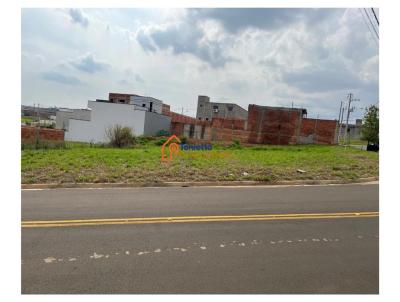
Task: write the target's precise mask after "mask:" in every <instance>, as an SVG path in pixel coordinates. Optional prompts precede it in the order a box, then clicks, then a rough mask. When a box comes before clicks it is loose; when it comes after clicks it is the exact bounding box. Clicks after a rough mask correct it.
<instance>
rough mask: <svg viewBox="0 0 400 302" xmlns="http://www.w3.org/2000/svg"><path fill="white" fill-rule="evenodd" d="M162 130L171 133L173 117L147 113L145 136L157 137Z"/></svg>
mask: <svg viewBox="0 0 400 302" xmlns="http://www.w3.org/2000/svg"><path fill="white" fill-rule="evenodd" d="M161 130H165V131H168V132H170V131H171V117H169V116H165V115H162V114H158V113H154V112H146V113H145V122H144V130H143V134H144V135H156V134H157V132H159V131H161Z"/></svg>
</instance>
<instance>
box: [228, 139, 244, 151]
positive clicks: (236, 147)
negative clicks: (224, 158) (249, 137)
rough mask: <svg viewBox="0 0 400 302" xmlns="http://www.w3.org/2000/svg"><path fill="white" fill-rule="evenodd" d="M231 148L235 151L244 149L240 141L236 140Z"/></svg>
mask: <svg viewBox="0 0 400 302" xmlns="http://www.w3.org/2000/svg"><path fill="white" fill-rule="evenodd" d="M230 147H231V148H233V149H242V144H241V143H240V140H238V139H234V140H233V142H232V144H231V145H230Z"/></svg>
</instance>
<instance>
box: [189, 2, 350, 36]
mask: <svg viewBox="0 0 400 302" xmlns="http://www.w3.org/2000/svg"><path fill="white" fill-rule="evenodd" d="M339 12H343V9H341V10H340V9H307V8H292V9H287V8H206V9H203V8H201V9H189V16H190V18H194V19H213V20H216V21H219V22H220V23H221V24H222V25H223V26H224V28H225V29H226V30H227V31H229V32H233V33H235V32H237V31H240V30H243V29H246V28H250V27H253V28H259V29H263V30H276V29H278V28H282V27H287V26H290V25H291V24H293V23H296V22H300V21H304V22H305V23H307V24H313V23H314V22H316V21H318V22H321V21H323V20H326V19H327V18H328V17H329V16H334V15H336V14H337V13H339Z"/></svg>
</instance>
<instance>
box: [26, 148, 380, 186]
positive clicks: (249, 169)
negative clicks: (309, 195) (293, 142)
mask: <svg viewBox="0 0 400 302" xmlns="http://www.w3.org/2000/svg"><path fill="white" fill-rule="evenodd" d="M160 159H161V147H160V146H156V145H154V144H148V145H139V146H137V147H135V148H130V149H116V148H105V147H97V146H94V147H93V146H89V145H86V144H73V145H70V146H68V147H67V148H66V149H52V150H23V151H22V163H21V164H22V167H21V168H22V183H71V182H78V183H81V182H124V183H129V182H143V183H145V182H163V181H206V180H210V181H211V180H212V181H214V180H217V181H221V180H262V181H271V182H273V181H276V180H294V179H350V180H352V179H357V178H361V177H369V176H378V154H377V153H375V152H366V151H361V150H356V149H353V148H344V147H340V146H314V145H312V146H254V147H240V146H236V147H222V146H214V148H213V150H212V151H181V152H180V154H179V156H178V157H177V158H175V159H174V160H173V161H172V162H171V163H162V162H161V160H160ZM298 169H300V170H303V171H305V172H303V173H302V172H299V171H298Z"/></svg>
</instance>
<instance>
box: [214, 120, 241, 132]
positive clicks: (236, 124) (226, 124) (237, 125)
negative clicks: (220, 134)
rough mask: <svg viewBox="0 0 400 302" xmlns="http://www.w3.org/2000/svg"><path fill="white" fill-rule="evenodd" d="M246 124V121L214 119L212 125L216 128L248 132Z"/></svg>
mask: <svg viewBox="0 0 400 302" xmlns="http://www.w3.org/2000/svg"><path fill="white" fill-rule="evenodd" d="M246 122H247V121H246V120H242V119H233V118H222V117H213V119H212V121H211V125H212V127H215V128H228V129H240V130H246Z"/></svg>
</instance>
